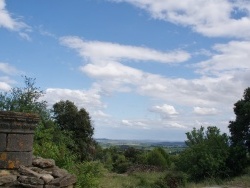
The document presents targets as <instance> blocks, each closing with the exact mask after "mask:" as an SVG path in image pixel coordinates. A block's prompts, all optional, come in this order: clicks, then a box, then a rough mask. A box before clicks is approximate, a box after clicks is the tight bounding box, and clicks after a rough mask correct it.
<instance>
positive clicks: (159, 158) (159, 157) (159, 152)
mask: <svg viewBox="0 0 250 188" xmlns="http://www.w3.org/2000/svg"><path fill="white" fill-rule="evenodd" d="M147 164H149V165H154V166H158V167H162V168H166V167H167V166H168V165H169V164H170V161H169V155H168V154H167V153H166V151H164V150H163V149H162V148H154V149H153V150H152V151H150V152H149V153H148V156H147Z"/></svg>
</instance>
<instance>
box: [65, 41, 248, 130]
mask: <svg viewBox="0 0 250 188" xmlns="http://www.w3.org/2000/svg"><path fill="white" fill-rule="evenodd" d="M61 42H62V43H63V45H66V46H68V47H69V48H72V49H74V50H76V51H77V52H78V53H79V54H80V55H81V57H82V58H83V59H84V60H85V62H87V63H86V64H84V65H83V66H81V67H80V70H81V71H83V73H85V74H87V75H88V76H90V77H92V78H95V79H96V83H95V84H94V85H95V86H96V87H98V89H99V91H98V94H99V96H102V95H104V94H106V95H110V94H112V92H130V93H129V94H131V95H133V93H136V94H139V95H142V96H147V97H150V98H151V99H154V100H156V101H157V102H156V103H158V104H159V102H160V103H162V104H165V105H162V106H160V105H154V104H153V105H152V106H154V107H153V108H150V110H151V111H154V112H156V113H158V114H160V116H161V119H160V120H159V119H158V120H156V119H154V120H147V121H141V120H127V121H123V122H122V124H123V125H125V124H126V125H127V126H132V127H134V126H137V127H140V126H139V125H138V122H142V123H144V124H145V125H147V126H145V127H148V128H152V127H154V125H156V124H158V126H161V127H172V128H174V127H175V128H178V127H179V128H185V127H193V126H195V125H196V124H195V121H196V118H197V119H198V120H200V118H202V117H204V116H200V115H205V114H209V115H213V114H214V113H215V112H223V114H222V113H220V116H221V118H219V117H218V119H220V121H226V120H227V118H230V117H231V116H232V112H233V104H234V103H235V102H236V101H237V100H238V99H239V98H240V97H241V96H242V92H243V91H244V89H245V88H246V87H248V86H249V82H248V80H249V79H250V71H249V68H248V67H249V64H248V63H247V62H248V59H249V54H248V51H249V44H248V42H247V41H245V42H244V41H232V42H229V43H228V44H217V45H215V46H214V51H211V52H210V53H209V56H207V58H208V60H206V61H203V62H200V63H197V64H196V66H194V67H192V68H193V69H194V70H196V71H197V72H199V73H200V77H197V78H196V79H184V78H169V77H166V76H165V77H164V76H160V75H156V74H152V73H148V72H144V71H142V70H140V69H135V68H133V67H129V66H127V65H125V64H126V61H123V60H124V59H126V60H127V59H129V60H131V61H147V60H149V59H148V58H141V56H137V55H136V56H135V55H130V56H129V55H124V54H126V53H121V52H120V51H119V50H118V51H117V52H116V47H117V48H118V49H119V48H122V49H123V50H125V49H127V47H128V46H124V45H118V44H114V45H113V43H101V42H98V43H96V42H91V41H84V40H81V39H79V38H78V37H66V38H62V39H61ZM100 46H101V47H100ZM130 47H131V46H129V47H128V48H129V50H130V49H134V50H138V48H137V47H134V48H130ZM106 48H107V49H106ZM139 49H141V48H139ZM100 51H101V52H100ZM121 51H122V50H121ZM139 51H140V50H138V52H139ZM152 51H154V50H152ZM213 53H214V54H213ZM113 54H114V55H113ZM228 56H229V58H228ZM158 60H159V59H157V58H155V59H154V61H156V62H157V61H158ZM151 61H152V59H151ZM159 61H160V60H159ZM166 62H167V61H166ZM198 76H199V75H198ZM100 100H101V99H100ZM169 104H175V105H176V106H177V105H178V109H179V110H178V112H177V111H176V109H175V108H174V107H173V106H171V105H169ZM194 106H196V107H199V108H196V109H195V113H193V107H194ZM188 110H189V116H188V117H185V118H184V117H183V114H185V113H187V112H188ZM178 113H180V114H182V116H178ZM197 115H198V116H197ZM214 115H216V114H214ZM192 116H193V118H192ZM127 118H129V117H127ZM204 118H205V119H206V121H207V122H212V121H213V120H212V119H211V118H210V116H206V117H204ZM118 122H119V121H118ZM211 124H213V123H211Z"/></svg>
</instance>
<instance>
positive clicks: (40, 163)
mask: <svg viewBox="0 0 250 188" xmlns="http://www.w3.org/2000/svg"><path fill="white" fill-rule="evenodd" d="M32 164H33V165H34V166H36V167H40V168H50V167H53V166H55V161H54V160H53V159H43V158H40V157H38V158H35V159H33V161H32Z"/></svg>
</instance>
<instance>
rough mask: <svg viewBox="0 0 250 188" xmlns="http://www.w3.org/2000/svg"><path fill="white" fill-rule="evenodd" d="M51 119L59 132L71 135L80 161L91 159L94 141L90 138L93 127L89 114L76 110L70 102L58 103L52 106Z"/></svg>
mask: <svg viewBox="0 0 250 188" xmlns="http://www.w3.org/2000/svg"><path fill="white" fill-rule="evenodd" d="M52 111H53V117H54V119H55V122H56V123H57V124H58V126H59V127H60V128H61V130H65V131H69V132H71V133H72V139H73V140H74V141H75V144H76V148H72V149H75V152H76V153H77V154H79V156H80V160H86V159H91V157H92V156H93V154H94V150H95V145H96V143H95V141H94V139H93V138H92V136H93V134H94V127H93V126H92V122H91V118H90V116H89V113H88V112H87V111H86V110H85V109H84V108H81V109H80V110H78V108H77V107H76V105H75V104H74V103H73V102H71V101H68V100H66V101H60V102H58V103H56V104H54V105H53V110H52Z"/></svg>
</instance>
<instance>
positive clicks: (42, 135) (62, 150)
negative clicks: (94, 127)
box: [33, 120, 77, 168]
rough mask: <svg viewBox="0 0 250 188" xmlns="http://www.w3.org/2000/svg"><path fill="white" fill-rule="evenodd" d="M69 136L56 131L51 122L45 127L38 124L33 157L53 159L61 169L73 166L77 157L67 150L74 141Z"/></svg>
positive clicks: (56, 128)
mask: <svg viewBox="0 0 250 188" xmlns="http://www.w3.org/2000/svg"><path fill="white" fill-rule="evenodd" d="M69 135H70V133H66V132H63V131H61V130H60V129H58V127H57V126H56V125H55V124H54V122H52V121H51V120H50V121H48V122H47V123H46V126H45V125H44V124H42V123H40V125H39V126H38V127H37V129H36V133H35V138H34V148H33V151H34V155H37V156H41V157H44V158H51V159H54V160H55V162H56V164H57V166H59V167H61V168H68V167H69V166H72V165H74V163H75V162H76V159H77V156H76V154H73V153H72V152H71V151H70V149H69V147H70V146H71V147H73V146H74V141H73V140H72V139H71V138H70V136H69Z"/></svg>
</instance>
